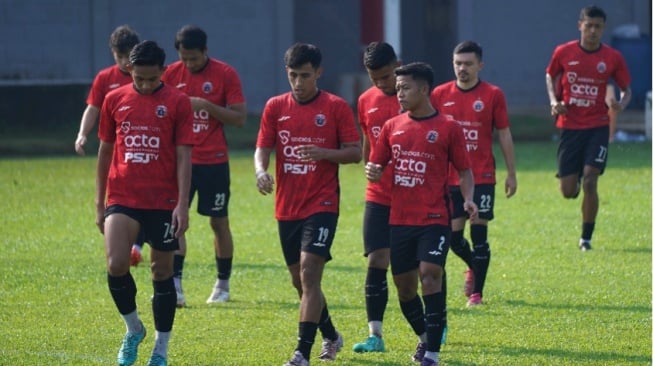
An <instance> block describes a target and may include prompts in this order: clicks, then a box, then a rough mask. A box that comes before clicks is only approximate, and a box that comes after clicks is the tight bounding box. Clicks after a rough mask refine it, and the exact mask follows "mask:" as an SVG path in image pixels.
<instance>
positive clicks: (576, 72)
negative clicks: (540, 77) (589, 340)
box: [546, 6, 632, 251]
mask: <svg viewBox="0 0 653 366" xmlns="http://www.w3.org/2000/svg"><path fill="white" fill-rule="evenodd" d="M606 19H607V17H606V14H605V12H604V11H603V9H601V8H599V7H597V6H588V7H585V8H583V9H581V12H580V19H579V20H578V30H579V31H580V40H574V41H570V42H567V43H564V44H561V45H559V46H558V47H556V49H555V50H554V51H553V55H552V57H551V61H550V62H549V65H548V66H547V67H546V89H547V92H548V95H549V100H550V102H551V115H553V116H556V127H558V128H559V129H561V130H562V134H561V136H560V144H559V145H558V173H557V177H558V178H559V179H560V190H561V191H562V195H563V197H565V198H576V197H578V195H579V194H580V190H581V188H582V190H583V203H582V209H581V211H582V222H583V228H582V233H581V237H580V242H579V244H578V247H579V248H580V250H582V251H586V250H590V249H592V244H591V241H592V234H593V232H594V225H595V222H596V216H597V214H598V211H599V194H598V181H599V176H600V175H601V174H603V172H604V171H605V166H606V164H607V162H608V143H609V138H610V137H609V136H610V127H609V125H610V118H609V117H608V106H607V105H606V103H605V95H606V89H607V86H608V82H609V81H610V79H613V80H614V81H615V82H616V84H617V86H618V87H619V89H620V94H621V97H620V101H619V102H617V101H616V100H612V101H611V104H610V108H612V109H613V110H614V111H617V112H618V111H621V110H623V109H624V108H626V106H627V105H628V103H629V102H630V98H631V95H632V92H631V90H630V73H629V72H628V68H627V66H626V62H625V60H624V58H623V56H622V55H621V53H619V51H617V50H615V49H613V48H611V47H609V46H608V45H606V44H604V43H602V42H601V36H602V35H603V31H604V30H605V22H606ZM558 83H559V85H560V88H561V91H562V93H561V95H559V94H558V90H557V84H558ZM581 182H582V185H581Z"/></svg>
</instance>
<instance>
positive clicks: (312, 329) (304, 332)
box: [297, 322, 317, 361]
mask: <svg viewBox="0 0 653 366" xmlns="http://www.w3.org/2000/svg"><path fill="white" fill-rule="evenodd" d="M315 333H317V324H316V323H310V322H299V336H298V340H297V350H298V351H299V352H301V353H302V355H304V358H305V359H306V360H307V361H308V360H310V358H311V348H313V343H315Z"/></svg>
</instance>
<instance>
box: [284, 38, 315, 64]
mask: <svg viewBox="0 0 653 366" xmlns="http://www.w3.org/2000/svg"><path fill="white" fill-rule="evenodd" d="M283 61H284V63H285V64H286V67H289V68H291V69H294V68H298V67H301V66H302V65H304V64H305V63H307V62H310V64H311V66H313V68H314V69H317V68H318V67H320V65H321V64H322V52H320V49H319V48H317V46H315V45H312V44H309V43H295V44H294V45H292V46H290V48H288V50H286V53H285V54H284V56H283Z"/></svg>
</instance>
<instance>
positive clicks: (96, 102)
mask: <svg viewBox="0 0 653 366" xmlns="http://www.w3.org/2000/svg"><path fill="white" fill-rule="evenodd" d="M131 83H132V77H131V75H130V74H129V73H125V72H123V71H121V70H120V68H119V67H118V65H113V66H110V67H107V68H106V69H102V70H100V72H98V74H97V75H96V76H95V79H94V80H93V84H92V85H91V91H89V93H88V97H87V98H86V104H88V105H92V106H93V107H96V108H97V109H100V108H102V103H103V102H104V98H105V97H106V95H107V93H109V92H110V91H112V90H115V89H118V88H120V87H121V86H123V85H127V84H131Z"/></svg>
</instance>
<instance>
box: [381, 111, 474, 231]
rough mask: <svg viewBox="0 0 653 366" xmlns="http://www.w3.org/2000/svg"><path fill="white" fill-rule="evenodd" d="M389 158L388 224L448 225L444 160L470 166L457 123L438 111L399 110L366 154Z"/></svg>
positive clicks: (383, 161) (384, 161) (460, 167)
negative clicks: (423, 114) (420, 114)
mask: <svg viewBox="0 0 653 366" xmlns="http://www.w3.org/2000/svg"><path fill="white" fill-rule="evenodd" d="M390 160H392V166H387V167H386V169H391V170H392V171H393V185H392V190H391V197H392V201H391V203H390V224H391V225H411V226H426V225H433V224H437V225H449V186H448V184H447V178H448V175H449V164H450V163H452V165H453V167H454V168H455V169H456V170H465V169H470V162H469V158H468V156H467V149H465V138H464V136H463V131H462V129H461V128H460V126H459V125H458V124H457V123H455V122H452V121H449V120H447V118H446V117H444V116H442V115H440V114H435V115H433V116H430V117H428V118H424V119H414V118H412V117H410V115H409V114H408V113H403V114H400V115H399V116H397V117H394V118H392V119H391V120H389V121H387V122H386V123H385V125H383V128H382V129H381V136H379V141H378V142H377V146H376V148H375V149H374V153H373V154H372V155H371V156H370V161H371V162H372V163H375V164H381V165H386V164H387V162H388V161H390Z"/></svg>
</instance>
